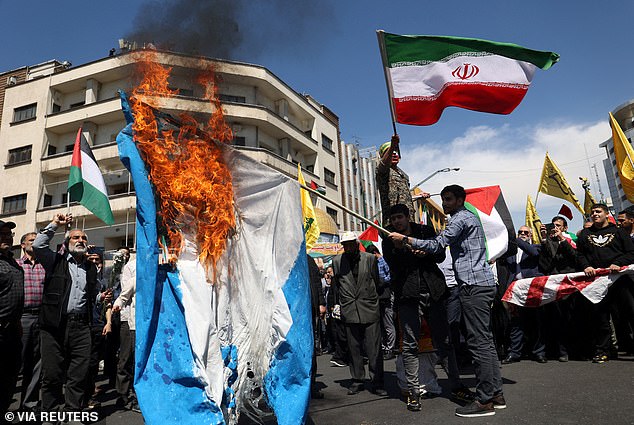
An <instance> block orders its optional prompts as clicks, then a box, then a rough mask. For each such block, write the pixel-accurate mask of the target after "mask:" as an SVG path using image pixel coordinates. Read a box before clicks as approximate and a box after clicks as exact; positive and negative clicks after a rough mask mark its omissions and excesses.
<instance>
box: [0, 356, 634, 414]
mask: <svg viewBox="0 0 634 425" xmlns="http://www.w3.org/2000/svg"><path fill="white" fill-rule="evenodd" d="M317 360H318V375H317V383H318V385H319V387H320V388H321V389H322V392H323V393H324V398H323V399H321V400H313V401H312V403H311V407H310V412H309V419H308V421H307V423H308V424H315V425H339V424H345V425H357V424H359V425H400V424H403V425H404V424H409V423H417V422H421V423H422V422H425V423H442V424H443V425H449V424H465V423H477V424H607V423H609V424H634V403H632V395H633V388H634V357H631V356H623V357H621V359H620V360H612V361H609V362H606V363H604V364H593V363H591V362H581V361H570V362H568V363H559V362H557V361H552V360H551V361H549V362H548V363H546V364H538V363H536V362H533V361H530V360H522V361H521V362H519V363H514V364H511V365H505V366H503V369H502V376H503V378H504V395H505V398H506V402H507V405H508V407H507V409H504V410H497V411H496V414H495V416H489V417H483V418H459V417H456V416H455V415H454V410H455V408H456V406H457V404H455V403H454V402H452V401H451V400H449V398H448V397H447V395H448V394H443V396H440V397H436V398H432V399H425V400H423V402H422V405H423V409H422V411H421V412H409V411H408V410H407V409H406V408H405V403H404V402H402V401H401V400H400V398H399V395H400V394H399V390H398V387H397V384H396V374H395V362H394V360H390V361H386V362H385V382H386V389H387V391H388V396H387V397H378V396H376V395H374V394H371V393H370V392H368V391H363V392H361V393H360V394H357V395H354V396H348V395H347V394H346V392H347V390H346V387H347V386H348V385H349V383H350V375H349V371H348V368H340V367H333V366H332V365H331V364H330V363H329V360H330V356H329V355H323V356H319V357H318V359H317ZM437 372H438V376H439V382H440V384H441V385H445V384H446V383H447V381H446V375H445V374H444V372H443V371H442V369H440V368H437ZM463 376H464V382H465V383H466V384H467V385H473V384H474V378H473V374H464V375H463ZM115 398H116V397H115V393H114V391H113V390H110V391H109V392H107V393H106V394H105V396H104V398H103V403H102V407H101V409H100V410H99V414H100V420H99V421H98V422H96V423H98V424H108V425H124V424H125V425H137V424H139V425H140V424H143V423H144V422H143V418H142V416H141V415H140V414H139V413H134V412H131V411H125V410H117V409H116V408H115V406H114V402H115ZM16 408H17V402H14V403H13V405H12V410H14V409H16ZM14 423H18V422H14ZM239 423H240V424H241V425H248V424H252V423H253V422H252V421H251V420H249V419H248V418H247V417H246V416H242V417H241V419H240V422H239ZM182 425H184V424H182Z"/></svg>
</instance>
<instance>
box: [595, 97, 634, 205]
mask: <svg viewBox="0 0 634 425" xmlns="http://www.w3.org/2000/svg"><path fill="white" fill-rule="evenodd" d="M612 115H613V116H614V119H615V120H616V122H617V123H619V125H620V126H621V129H622V130H623V132H624V133H625V137H627V140H628V142H629V143H630V144H632V139H633V138H634V99H632V100H630V101H628V102H625V103H624V104H622V105H620V106H618V107H617V108H615V109H614V110H613V111H612ZM599 146H600V147H602V148H605V150H606V154H607V159H604V160H603V168H604V169H605V176H606V178H607V181H608V188H609V190H610V197H611V198H612V206H613V208H614V211H615V213H618V212H619V211H623V210H624V209H625V208H627V207H629V206H631V205H632V203H631V202H630V201H628V200H627V197H626V196H625V192H623V186H622V185H621V180H620V178H619V173H618V171H617V168H616V157H615V156H614V141H613V140H612V138H610V139H608V140H606V141H605V142H603V143H601V144H600V145H599Z"/></svg>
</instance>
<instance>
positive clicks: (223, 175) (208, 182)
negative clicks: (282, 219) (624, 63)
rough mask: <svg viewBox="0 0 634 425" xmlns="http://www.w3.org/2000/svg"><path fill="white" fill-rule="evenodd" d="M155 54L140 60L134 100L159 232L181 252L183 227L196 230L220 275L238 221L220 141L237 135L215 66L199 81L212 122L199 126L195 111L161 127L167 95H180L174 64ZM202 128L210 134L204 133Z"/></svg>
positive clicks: (206, 260) (204, 259)
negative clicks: (173, 84) (173, 81)
mask: <svg viewBox="0 0 634 425" xmlns="http://www.w3.org/2000/svg"><path fill="white" fill-rule="evenodd" d="M155 55H156V52H147V51H146V52H142V53H141V54H140V57H139V58H138V59H137V63H138V67H139V71H140V75H141V76H142V81H141V82H140V83H139V85H138V86H136V87H135V88H134V89H133V91H132V96H131V97H130V103H131V106H132V111H133V114H134V124H133V127H132V128H133V129H134V139H135V142H136V144H137V147H138V149H139V151H140V153H141V156H142V157H143V159H144V160H145V162H146V164H147V165H148V168H149V179H150V181H151V182H152V183H153V184H154V188H155V191H156V194H157V196H158V200H159V208H158V211H157V213H158V215H159V217H160V219H161V220H160V224H159V235H160V234H161V233H162V234H164V235H165V234H166V237H167V239H168V240H169V242H168V245H169V251H170V252H173V253H176V255H178V253H180V251H181V249H182V248H183V246H182V245H183V242H184V241H183V234H182V231H183V230H185V229H187V228H188V227H192V228H193V229H195V231H196V243H197V248H198V255H199V260H200V262H201V264H203V265H205V267H207V268H209V266H211V267H212V268H213V271H214V273H213V276H214V278H215V268H216V263H217V261H218V259H219V258H220V256H221V255H222V253H223V252H224V250H225V248H226V245H227V239H228V238H229V236H230V235H231V233H232V232H233V230H234V229H235V225H236V223H235V215H234V205H233V186H232V183H231V174H230V172H229V169H228V167H227V165H226V164H225V163H224V159H223V150H222V148H221V146H219V145H218V143H217V142H218V141H219V142H226V141H228V140H231V138H232V137H233V135H232V133H231V129H230V128H229V126H228V125H227V123H226V122H225V120H224V114H223V112H222V108H221V105H220V102H219V100H218V99H217V96H216V79H215V74H214V73H213V69H211V68H209V67H207V68H206V69H205V70H204V71H205V73H204V74H202V75H201V77H200V78H199V79H198V83H199V84H201V85H202V86H203V88H204V90H205V99H208V100H209V102H210V106H211V109H212V113H211V117H210V119H209V122H208V123H206V124H203V125H199V123H198V122H197V121H196V120H195V119H194V118H193V117H192V116H191V115H186V114H183V115H181V116H180V117H179V118H180V121H181V125H180V126H169V125H165V123H161V126H159V121H158V120H157V119H156V117H155V108H157V107H158V106H159V105H160V104H161V101H162V99H165V98H169V97H173V96H175V95H176V94H178V93H177V91H176V90H173V89H171V88H170V87H169V84H168V79H169V76H170V72H171V68H168V67H163V66H162V65H161V64H159V63H158V62H157V60H156V59H157V58H156V57H155ZM200 130H203V131H205V132H207V135H208V136H209V137H198V136H197V135H196V134H197V131H198V134H202V133H201V132H200ZM210 138H211V139H214V140H216V141H217V142H214V141H213V140H211V139H210ZM161 225H162V226H163V229H161ZM159 243H160V241H159Z"/></svg>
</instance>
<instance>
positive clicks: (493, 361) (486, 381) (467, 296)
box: [389, 185, 506, 417]
mask: <svg viewBox="0 0 634 425" xmlns="http://www.w3.org/2000/svg"><path fill="white" fill-rule="evenodd" d="M440 196H441V198H442V206H443V210H444V212H445V214H450V215H451V218H450V219H449V221H448V222H447V227H445V230H443V231H442V232H441V233H440V234H439V235H438V236H436V237H435V238H433V239H415V238H411V237H407V236H404V235H401V234H399V233H390V235H389V238H390V239H391V240H392V241H394V243H395V245H396V244H400V245H401V246H405V247H410V249H414V250H423V251H425V252H427V253H435V252H441V251H443V250H444V249H445V248H446V247H447V246H449V247H450V251H451V257H452V258H453V268H454V272H455V278H456V281H457V282H458V285H459V287H460V303H461V305H462V318H463V321H464V324H465V330H466V337H467V345H468V347H469V351H471V354H472V356H473V359H474V362H475V375H476V399H475V400H474V401H473V402H472V403H471V404H469V405H467V406H465V407H459V408H457V409H456V415H457V416H462V417H477V416H490V415H494V414H495V410H494V409H504V408H506V401H505V400H504V395H503V394H502V376H501V374H500V365H499V362H498V358H497V352H496V350H495V344H494V342H493V333H492V332H491V326H490V319H491V305H492V303H493V298H494V297H495V293H496V290H497V288H496V283H495V278H494V277H493V272H492V271H491V267H490V266H489V264H488V263H487V260H486V245H485V240H484V230H483V229H482V226H481V224H480V221H479V220H478V218H477V217H476V216H475V215H474V214H473V213H471V212H470V211H469V210H467V209H466V208H465V207H464V201H465V198H466V193H465V190H464V188H462V187H461V186H458V185H451V186H446V187H445V188H444V189H443V190H442V191H441V192H440Z"/></svg>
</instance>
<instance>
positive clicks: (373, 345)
mask: <svg viewBox="0 0 634 425" xmlns="http://www.w3.org/2000/svg"><path fill="white" fill-rule="evenodd" d="M346 336H347V338H348V349H349V350H350V375H351V376H352V381H353V385H354V384H357V385H358V384H361V383H362V382H363V379H364V378H365V366H364V365H363V355H362V354H361V347H364V348H365V353H366V355H367V356H368V370H369V372H370V382H371V383H372V386H373V388H383V356H382V353H381V324H380V322H379V321H378V320H377V321H376V322H372V323H346Z"/></svg>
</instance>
